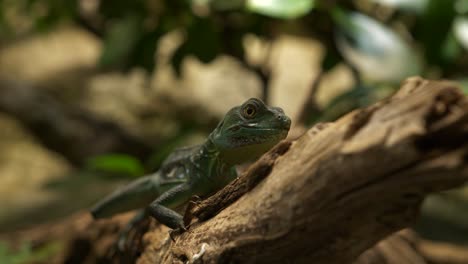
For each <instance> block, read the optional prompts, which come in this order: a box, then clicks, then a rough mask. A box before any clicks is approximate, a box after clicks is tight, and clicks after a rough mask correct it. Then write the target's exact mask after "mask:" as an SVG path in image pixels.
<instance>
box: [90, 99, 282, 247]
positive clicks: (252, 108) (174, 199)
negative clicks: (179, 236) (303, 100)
mask: <svg viewBox="0 0 468 264" xmlns="http://www.w3.org/2000/svg"><path fill="white" fill-rule="evenodd" d="M290 125H291V120H290V119H289V117H288V116H286V115H285V114H284V112H283V110H282V109H281V108H278V107H269V106H267V105H265V104H264V103H263V102H262V101H261V100H259V99H256V98H251V99H249V100H247V101H246V102H245V103H243V104H242V105H240V106H237V107H234V108H232V109H231V110H230V111H228V112H227V114H226V115H225V116H224V118H223V120H222V121H221V122H220V123H219V124H218V126H217V127H216V128H215V130H214V131H213V132H212V133H211V134H210V135H209V136H208V138H207V140H206V141H205V142H204V143H203V144H202V145H198V146H193V147H187V148H180V149H176V150H175V151H174V152H173V153H172V154H171V155H169V157H168V158H167V159H166V160H165V161H164V162H163V164H162V165H161V168H160V169H159V170H158V171H157V172H155V173H154V174H151V175H148V176H144V177H142V178H139V179H137V180H135V181H133V182H131V183H130V184H129V185H127V186H125V187H123V188H122V189H118V190H116V191H115V192H113V193H111V194H110V195H109V196H107V197H106V198H104V199H103V200H102V201H100V202H98V203H97V204H96V205H95V206H94V207H93V208H92V209H91V214H92V215H93V217H94V218H104V217H110V216H112V215H114V214H118V213H122V212H126V211H130V210H133V209H137V208H145V207H146V209H144V210H142V211H141V212H140V213H139V214H137V216H136V217H135V218H134V219H133V220H132V221H131V222H130V224H129V225H128V227H127V229H126V230H124V232H123V236H122V238H123V239H124V236H125V235H126V233H127V232H129V231H130V229H131V226H132V225H134V224H135V223H137V222H138V221H140V220H142V219H144V217H145V216H146V215H147V214H149V215H151V216H153V217H154V218H155V219H156V220H158V221H159V222H160V223H162V224H164V225H166V226H168V227H170V228H172V229H182V230H185V226H184V224H183V217H182V215H180V214H179V213H177V212H176V211H174V209H176V208H179V207H180V206H182V205H184V204H185V203H187V202H188V201H189V200H190V199H191V197H192V196H200V197H206V196H209V195H211V194H213V193H214V192H216V191H217V190H219V189H221V188H223V187H224V186H225V185H226V184H228V183H229V182H230V181H232V180H233V179H234V178H236V177H237V173H236V170H235V165H236V164H241V163H244V162H246V161H249V160H252V159H255V158H257V157H259V156H260V155H262V154H263V153H265V152H266V151H267V150H269V149H270V148H271V147H273V146H274V145H276V144H277V143H278V142H279V141H280V140H282V139H284V138H285V137H286V135H287V134H288V131H289V127H290ZM119 244H120V243H119Z"/></svg>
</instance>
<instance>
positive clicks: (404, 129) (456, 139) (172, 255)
mask: <svg viewBox="0 0 468 264" xmlns="http://www.w3.org/2000/svg"><path fill="white" fill-rule="evenodd" d="M467 180H468V99H467V98H466V97H465V96H464V95H463V94H462V93H461V92H460V91H459V90H458V89H457V88H456V87H455V85H454V84H452V83H450V82H435V81H426V80H423V79H420V78H411V79H409V80H407V81H406V82H405V83H403V85H402V88H401V89H400V91H399V92H398V93H396V94H395V95H394V96H393V97H392V98H389V99H387V100H385V101H381V102H378V103H376V104H374V105H372V106H370V107H368V108H365V109H361V110H356V111H353V112H351V113H349V114H348V115H346V116H344V117H343V118H341V119H339V120H338V121H336V122H334V123H327V124H319V125H317V126H315V127H313V128H311V129H310V130H309V131H308V132H306V133H305V134H304V135H303V136H302V137H300V138H299V139H298V140H295V141H293V142H292V143H287V142H286V143H282V144H281V145H279V146H278V147H276V148H274V149H273V150H272V151H271V152H269V153H268V154H267V155H266V156H264V157H263V158H262V159H260V160H259V161H258V162H257V163H255V164H253V165H252V167H251V168H250V169H249V170H247V171H246V172H245V173H244V174H243V175H242V176H240V177H239V179H237V180H236V181H234V182H232V183H231V184H229V185H228V186H227V187H226V188H224V189H223V190H221V191H220V192H218V193H216V194H215V195H214V196H212V197H210V198H209V199H207V200H205V201H202V202H201V203H200V204H198V205H197V206H195V207H194V208H193V210H192V211H191V212H192V215H193V216H194V217H195V218H194V219H193V220H192V224H191V227H190V229H189V230H188V231H187V232H186V233H183V234H182V235H180V236H177V237H176V241H175V242H172V241H171V240H170V239H169V238H168V233H167V231H168V229H167V228H164V227H162V226H161V225H156V224H155V223H154V221H153V223H152V227H151V228H150V231H148V232H146V234H145V235H144V236H143V239H142V240H141V239H139V238H138V237H136V239H135V240H134V241H143V244H134V245H136V246H135V247H132V248H133V249H129V251H128V252H124V253H125V254H126V256H128V255H129V254H130V255H132V256H134V258H138V260H137V263H140V264H146V263H291V262H293V263H327V264H335V263H336V264H338V263H339V264H343V263H355V264H363V263H385V262H375V260H376V259H377V260H379V259H380V260H381V259H382V258H381V256H382V254H380V253H379V254H377V253H376V252H377V251H374V250H375V249H378V250H380V252H382V250H385V249H386V248H388V246H382V245H381V244H378V245H377V246H375V248H373V249H372V250H370V251H366V250H367V249H369V248H371V247H373V246H374V245H375V244H376V243H377V242H378V241H380V240H382V239H383V238H385V237H387V236H389V235H391V234H392V233H394V232H396V231H398V230H401V229H403V228H405V227H407V226H409V225H410V224H411V223H413V222H414V220H415V219H416V218H417V216H418V212H419V208H420V205H421V202H422V200H423V199H424V197H425V196H426V195H427V194H429V193H431V192H436V191H441V190H445V189H449V188H452V187H455V186H458V185H460V184H462V183H464V182H465V181H467ZM196 217H198V218H199V219H198V220H197V219H196ZM116 221H118V220H104V222H102V221H95V222H92V221H91V220H90V219H89V218H87V220H86V223H87V224H82V225H81V226H82V227H81V228H80V229H76V230H77V231H76V233H77V234H79V240H77V239H76V237H75V239H74V240H72V241H74V242H75V243H76V241H81V242H83V241H87V243H86V251H83V250H82V248H76V247H75V246H74V245H75V244H74V243H71V244H70V246H69V250H68V251H67V252H69V254H68V255H67V256H68V257H69V256H72V255H73V253H75V254H76V252H80V254H79V255H80V256H82V257H83V256H87V258H86V260H87V261H90V258H91V259H95V260H99V261H101V262H102V261H104V260H105V261H111V260H113V261H117V262H118V261H122V260H124V258H123V257H122V256H119V255H115V254H110V253H109V252H112V251H111V250H110V248H111V247H110V246H109V247H107V250H103V249H102V247H103V246H102V245H104V244H105V245H109V243H108V242H107V244H106V243H104V242H103V241H109V234H108V233H109V232H107V233H106V232H101V231H102V230H107V229H106V227H109V226H113V225H112V224H111V223H115V222H116ZM68 230H69V232H73V231H71V229H68ZM114 231H115V232H113V233H112V239H114V238H115V234H116V233H117V231H116V230H114ZM391 239H393V240H392V241H395V239H397V240H401V239H402V238H401V237H400V238H393V237H390V238H389V239H387V241H390V240H391ZM132 241H133V240H132ZM392 241H390V242H385V243H390V244H387V245H396V244H394V242H392ZM392 243H393V244H392ZM408 243H409V242H408ZM397 244H399V245H400V244H401V243H397ZM407 246H410V244H408V245H407ZM379 247H380V248H379ZM135 248H136V251H135ZM75 249H76V250H75ZM80 249H81V251H79V250H80ZM409 251H410V250H409V249H408V248H407V247H406V246H405V249H404V252H409ZM96 252H104V253H96ZM363 252H366V253H365V254H364V255H362V253H363ZM125 254H124V255H125ZM140 254H141V255H140ZM361 255H362V256H364V257H362V256H361ZM384 255H385V254H384ZM387 255H388V254H387ZM138 256H139V257H138ZM359 256H361V257H359ZM64 259H68V260H70V258H67V257H65V258H64ZM125 260H128V258H126V259H125ZM407 260H408V263H425V262H417V261H419V260H421V259H419V258H417V257H416V256H415V255H412V257H408V258H407ZM410 261H413V262H410ZM421 261H422V260H421ZM387 263H392V262H387ZM393 263H395V262H393ZM397 263H401V264H405V263H402V262H397Z"/></svg>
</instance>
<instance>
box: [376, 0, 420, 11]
mask: <svg viewBox="0 0 468 264" xmlns="http://www.w3.org/2000/svg"><path fill="white" fill-rule="evenodd" d="M371 1H372V2H374V3H378V4H381V5H385V6H390V7H394V8H399V9H401V10H404V11H409V12H415V13H421V12H423V11H424V9H425V8H426V7H427V5H428V2H429V0H371Z"/></svg>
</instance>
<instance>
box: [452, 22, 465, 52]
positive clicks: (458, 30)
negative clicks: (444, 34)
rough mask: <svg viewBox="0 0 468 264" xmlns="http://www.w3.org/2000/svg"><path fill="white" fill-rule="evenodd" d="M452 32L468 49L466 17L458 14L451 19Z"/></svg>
mask: <svg viewBox="0 0 468 264" xmlns="http://www.w3.org/2000/svg"><path fill="white" fill-rule="evenodd" d="M453 33H454V35H455V37H456V39H457V40H458V42H459V43H460V44H461V45H462V46H463V48H465V49H466V50H468V18H466V17H462V16H458V17H457V18H455V20H454V21H453Z"/></svg>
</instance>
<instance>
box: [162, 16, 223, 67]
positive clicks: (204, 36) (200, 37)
mask: <svg viewBox="0 0 468 264" xmlns="http://www.w3.org/2000/svg"><path fill="white" fill-rule="evenodd" d="M220 52H221V37H220V32H219V31H218V30H217V28H216V27H215V23H214V21H212V20H211V19H209V18H198V17H197V18H195V20H194V21H193V22H192V24H191V25H190V27H189V28H188V29H187V37H186V39H185V42H184V43H182V45H180V46H179V47H178V48H177V50H176V51H175V52H174V54H173V55H172V58H171V63H172V65H173V67H174V69H175V71H176V73H177V74H180V66H181V64H182V61H183V59H184V58H185V57H186V56H187V55H194V56H196V57H197V58H198V59H199V60H200V61H202V62H204V63H209V62H211V61H212V60H214V59H215V58H216V56H217V55H218V54H219V53H220Z"/></svg>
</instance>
